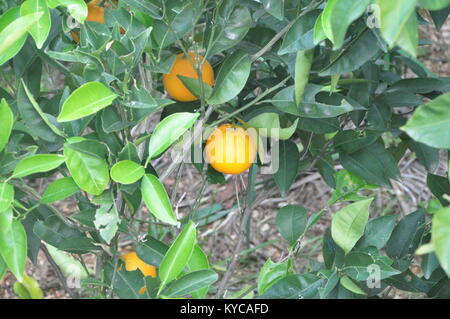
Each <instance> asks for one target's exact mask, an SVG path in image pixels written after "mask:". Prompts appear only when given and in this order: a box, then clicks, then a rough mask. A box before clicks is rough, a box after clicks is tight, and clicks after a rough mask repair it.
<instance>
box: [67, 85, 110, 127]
mask: <svg viewBox="0 0 450 319" xmlns="http://www.w3.org/2000/svg"><path fill="white" fill-rule="evenodd" d="M116 98H117V95H116V94H115V93H113V92H112V91H111V90H110V89H109V88H108V87H106V86H105V85H104V84H102V83H100V82H88V83H85V84H83V85H82V86H80V87H79V88H77V89H76V90H75V91H73V92H72V94H70V96H69V97H68V98H67V100H66V101H65V102H64V104H63V106H62V109H61V113H60V114H59V116H58V121H59V122H68V121H74V120H77V119H80V118H82V117H85V116H88V115H91V114H95V113H97V112H98V111H100V110H101V109H104V108H105V107H107V106H109V105H111V103H112V102H113V101H114V100H115V99H116Z"/></svg>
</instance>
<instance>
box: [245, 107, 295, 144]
mask: <svg viewBox="0 0 450 319" xmlns="http://www.w3.org/2000/svg"><path fill="white" fill-rule="evenodd" d="M281 121H282V118H280V115H279V114H278V113H274V112H267V113H261V114H258V115H257V116H255V117H253V118H251V119H250V120H248V121H247V123H248V125H250V126H251V127H254V128H256V129H258V134H259V135H260V136H268V137H273V138H277V139H280V140H287V139H289V138H290V137H291V136H292V135H294V133H295V130H296V129H297V124H298V121H299V119H298V118H297V119H295V121H294V122H293V123H292V124H291V122H288V123H287V125H288V126H287V127H282V125H281ZM283 122H286V121H283Z"/></svg>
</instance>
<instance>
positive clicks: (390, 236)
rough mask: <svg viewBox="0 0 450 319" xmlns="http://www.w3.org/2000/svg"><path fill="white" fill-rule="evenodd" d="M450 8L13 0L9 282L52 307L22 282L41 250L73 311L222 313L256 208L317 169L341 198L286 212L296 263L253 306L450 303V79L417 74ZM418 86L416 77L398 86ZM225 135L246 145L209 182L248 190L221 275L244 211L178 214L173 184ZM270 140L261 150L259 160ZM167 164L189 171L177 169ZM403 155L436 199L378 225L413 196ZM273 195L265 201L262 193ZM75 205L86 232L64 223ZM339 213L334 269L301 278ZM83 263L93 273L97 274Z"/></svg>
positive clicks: (30, 282) (331, 255)
mask: <svg viewBox="0 0 450 319" xmlns="http://www.w3.org/2000/svg"><path fill="white" fill-rule="evenodd" d="M449 4H450V1H448V0H396V1H392V0H360V1H354V0H328V1H324V0H262V1H254V0H241V1H236V0H226V1H225V0H119V1H108V0H106V1H95V2H92V3H89V4H86V3H85V2H84V1H83V0H26V1H21V0H5V1H2V2H1V3H0V14H1V15H0V85H1V87H0V101H1V102H0V278H2V277H4V275H5V273H6V272H7V271H9V272H11V273H12V274H13V275H14V276H15V278H16V279H17V282H16V284H15V285H14V290H15V292H16V293H17V294H18V295H19V296H20V297H22V298H40V297H41V296H42V292H41V291H40V289H39V286H38V283H37V282H36V280H34V279H33V278H32V277H30V276H28V275H27V274H26V267H25V265H26V261H27V260H29V261H30V262H31V263H36V260H37V256H38V252H39V251H41V250H42V251H43V252H44V254H45V256H46V257H47V258H48V260H49V261H50V263H51V265H52V266H54V268H55V271H56V272H57V274H58V278H59V279H60V280H61V283H62V284H63V285H64V287H65V288H66V290H67V292H68V293H70V294H71V295H72V296H73V297H77V296H80V293H81V296H90V297H96V298H111V297H120V298H174V297H189V296H190V297H194V298H204V297H217V298H222V297H224V295H225V292H226V291H227V290H229V288H230V282H231V281H232V280H233V278H234V275H235V270H236V269H238V267H239V256H241V252H242V250H243V249H244V248H245V246H244V241H245V236H246V234H247V235H248V231H249V230H250V229H251V218H250V217H251V214H252V211H253V210H254V209H256V208H257V206H258V204H259V203H260V202H261V201H262V200H263V199H265V198H267V197H268V196H271V195H273V194H275V193H276V192H280V193H281V195H283V196H285V195H287V194H288V193H289V189H290V187H291V185H292V184H293V182H294V180H296V178H302V177H303V176H306V174H308V173H309V172H311V171H317V172H319V173H320V175H321V176H322V178H323V180H324V181H325V182H326V183H327V184H328V185H329V186H330V187H331V188H332V189H333V191H332V197H331V199H330V200H329V201H328V202H327V203H326V205H325V206H324V207H323V209H322V210H321V211H318V212H307V211H306V209H305V208H303V207H302V206H300V205H288V206H285V207H282V208H281V209H280V210H279V212H278V214H277V217H276V220H275V221H274V223H276V225H277V227H278V230H279V233H280V235H281V237H282V238H281V237H280V240H283V241H286V242H287V243H288V245H287V246H288V250H287V251H286V253H285V254H284V256H285V257H284V258H283V259H282V260H275V261H274V260H272V259H268V260H267V262H266V263H265V264H264V266H262V267H261V269H260V271H259V272H258V274H255V277H257V285H255V286H251V287H250V289H247V290H244V291H242V292H240V293H238V294H237V295H236V296H237V297H239V296H240V297H243V296H251V295H258V296H262V297H265V298H300V297H302V298H370V297H376V296H383V293H385V292H386V291H389V290H390V289H391V288H392V287H395V288H397V289H400V290H404V291H410V292H421V293H423V294H426V295H427V296H429V297H443V298H445V297H447V298H449V297H450V279H449V275H450V250H449V247H450V208H449V207H448V205H449V201H450V198H449V194H450V183H449V176H447V175H445V174H443V173H442V171H439V175H437V173H436V168H437V166H438V164H439V162H440V161H442V160H443V157H442V156H441V157H440V156H439V154H440V153H439V152H440V150H443V151H445V150H449V149H450V93H448V92H449V89H450V81H449V80H448V78H439V77H438V76H437V75H436V74H434V73H433V72H431V71H430V70H429V69H428V68H427V67H426V66H425V65H424V64H422V63H421V62H420V61H419V60H418V59H417V56H418V52H419V49H420V50H422V48H423V47H422V45H427V43H428V42H427V39H422V38H419V35H418V25H419V24H434V27H435V28H436V29H437V30H439V29H440V27H441V26H442V24H443V23H444V21H445V19H446V18H447V15H448V13H449ZM419 45H420V46H419ZM421 52H422V51H421ZM405 71H408V72H409V73H410V74H413V76H409V77H408V78H402V75H403V74H404V73H405ZM200 79H201V80H200ZM166 92H167V93H168V94H166ZM149 119H150V120H149ZM155 122H156V125H150V124H151V123H155ZM194 123H197V124H195V125H194ZM226 123H228V124H231V125H230V126H225V128H226V127H231V128H232V130H233V132H232V134H234V135H232V136H233V137H232V138H228V139H227V138H224V137H217V138H211V139H210V140H209V142H208V143H210V142H211V143H212V144H213V145H212V146H210V147H208V151H207V154H208V157H214V154H216V155H217V154H222V155H224V154H225V155H229V156H230V157H227V159H226V160H224V161H222V162H220V156H219V158H217V156H216V157H215V158H214V159H213V160H212V164H213V167H214V168H216V169H217V170H219V171H221V172H224V173H234V174H243V176H245V177H246V178H247V179H248V182H247V186H246V188H245V191H244V192H240V193H238V192H237V194H236V196H238V197H239V198H238V202H239V203H241V205H240V206H238V207H234V208H233V209H232V210H242V214H240V215H239V216H240V219H241V221H240V234H239V236H240V237H239V238H238V240H237V243H236V246H235V248H234V254H233V256H232V257H231V259H230V260H228V261H227V263H228V264H227V265H226V267H223V265H222V266H220V265H214V264H210V262H209V261H208V256H207V254H205V251H204V249H202V245H203V240H204V238H203V237H201V238H200V237H198V236H197V235H198V233H199V232H200V231H204V230H205V228H208V227H211V223H214V222H217V221H220V219H224V218H226V216H227V214H228V213H229V211H227V210H224V209H223V208H222V207H221V205H220V204H219V205H214V206H210V207H209V206H207V207H203V208H200V207H199V203H200V201H199V198H201V196H202V190H203V188H202V189H199V190H198V199H197V200H196V203H195V204H194V205H193V206H192V208H191V210H190V211H188V212H184V214H183V215H181V214H177V213H176V212H177V211H178V209H177V208H176V202H174V199H175V198H177V191H176V190H177V187H176V185H177V184H175V186H173V184H172V186H173V188H172V189H168V188H166V186H164V184H163V182H164V181H165V180H166V179H167V177H169V176H171V175H174V178H176V179H177V181H178V180H179V178H177V177H176V176H177V174H176V172H179V168H180V165H184V164H183V163H184V162H186V160H187V159H188V158H189V156H188V155H187V154H189V151H190V150H191V145H193V144H196V145H200V147H201V146H202V145H203V147H204V145H205V143H206V139H207V137H208V132H211V129H213V128H215V127H217V126H218V125H220V124H226ZM236 125H237V126H241V127H242V128H237V127H236ZM205 128H208V129H209V131H208V130H204V129H205ZM223 128H224V127H222V128H221V129H219V131H220V130H222V129H223ZM251 129H254V130H253V132H256V134H253V135H251V134H250V133H249V131H250V130H251ZM264 129H273V130H270V133H268V131H267V130H266V131H264ZM189 130H190V132H191V133H192V134H191V135H190V136H189V137H188V138H184V139H183V141H182V143H181V147H178V148H177V147H173V145H175V144H177V142H178V141H179V140H180V138H181V137H182V136H183V135H185V133H186V132H188V131H189ZM246 130H247V131H246ZM202 137H203V138H202ZM241 137H243V140H242V141H241V143H237V142H233V141H235V140H236V138H241ZM267 137H270V140H271V143H270V144H269V145H266V148H265V149H263V148H262V147H259V146H258V147H257V146H256V144H258V145H259V144H261V143H260V141H261V140H263V139H266V138H267ZM197 142H198V143H197ZM230 143H235V144H231V146H230ZM262 144H264V143H262ZM177 145H180V143H178V144H177ZM256 148H258V149H257V151H258V153H260V154H261V153H264V152H268V151H272V153H273V154H276V157H275V158H274V159H272V160H273V161H274V162H276V164H277V165H275V166H277V168H278V169H276V170H273V172H272V173H271V174H269V175H267V176H266V178H263V179H261V178H259V176H260V175H261V173H262V170H263V169H264V168H265V166H267V165H268V164H267V163H266V162H265V161H264V160H263V159H264V157H263V156H258V160H257V161H255V162H254V163H253V164H252V163H251V162H250V161H251V160H252V159H254V158H255V157H256V155H255V153H256ZM171 149H176V150H178V153H176V154H177V159H178V161H176V160H174V161H171V162H170V164H169V165H168V166H161V165H160V164H161V159H160V157H161V156H165V155H166V156H168V154H166V153H168V152H169V150H171ZM276 150H278V151H277V152H276ZM407 150H409V151H410V152H412V153H413V154H415V156H417V159H418V160H419V161H420V162H421V163H422V164H423V166H424V167H425V169H426V170H427V172H428V178H427V186H428V188H429V190H430V191H431V192H432V193H433V194H434V196H435V198H434V199H432V200H430V201H429V202H424V203H420V205H417V207H416V210H414V211H411V212H404V213H406V214H401V213H400V212H399V211H395V210H394V211H393V210H392V209H390V208H389V207H387V208H386V209H383V208H382V207H378V209H374V206H375V203H376V201H373V199H374V198H375V197H377V196H380V195H379V194H380V192H379V189H380V188H386V189H389V188H391V185H392V183H394V181H399V180H400V179H401V172H400V170H399V168H398V163H399V161H400V159H401V158H402V157H403V155H404V154H405V152H406V151H407ZM443 151H442V152H441V154H442V155H444V152H443ZM238 154H241V155H242V154H243V155H245V156H244V157H245V159H244V162H242V161H241V162H240V163H239V165H241V166H239V165H238V164H237V163H238V160H237V156H238ZM235 156H236V157H235ZM180 159H181V160H182V161H181V162H180V161H179V160H180ZM235 164H236V165H235ZM186 165H192V164H186ZM193 165H195V167H196V168H197V169H198V174H201V175H202V176H203V180H204V183H224V182H225V181H226V180H225V179H224V177H223V175H222V173H221V172H218V171H216V170H215V169H214V168H213V167H212V166H211V165H209V164H207V162H206V161H205V160H203V159H202V158H201V159H200V160H198V161H196V162H195V161H194V163H193ZM248 167H250V169H249V171H248V173H246V172H245V173H244V171H245V170H246V169H247V168H248ZM265 174H267V173H265ZM257 178H259V179H258V184H259V185H261V184H262V185H263V188H262V190H260V191H258V192H255V185H256V184H257V182H256V181H257ZM33 181H39V182H42V183H44V185H46V188H45V190H43V191H38V190H36V188H34V187H32V186H31V185H34V184H30V183H31V182H33ZM377 194H378V195H377ZM69 196H74V198H75V199H76V205H77V212H76V213H74V214H71V215H67V214H65V213H64V212H61V211H60V210H59V208H58V207H61V206H60V205H58V202H59V201H62V200H64V199H66V198H67V197H69ZM337 203H339V205H340V206H339V207H343V208H341V209H340V210H338V211H337V212H336V213H333V214H332V223H331V225H330V227H329V229H327V230H326V231H325V232H324V234H323V236H322V237H321V239H320V240H321V242H322V252H321V254H322V256H323V262H314V263H312V264H311V266H310V267H309V268H308V269H304V270H302V271H301V272H298V271H296V270H295V267H294V262H295V260H297V259H299V258H303V257H302V254H301V253H299V251H300V249H301V245H302V239H303V238H304V237H305V234H306V232H307V231H308V229H309V228H310V227H312V226H313V225H314V224H315V223H317V222H318V221H319V220H320V219H321V217H322V215H323V213H324V212H326V211H330V207H331V211H335V210H333V207H332V206H333V205H335V204H337ZM217 207H218V208H217ZM147 212H149V214H148V215H147ZM124 243H128V246H130V247H131V248H130V249H129V250H127V251H124V250H122V249H121V247H122V246H123V244H124ZM255 249H256V248H255ZM250 251H251V250H250ZM85 254H91V255H93V256H95V259H96V269H95V270H94V269H90V268H89V267H88V266H87V265H86V264H85V262H84V260H83V258H82V257H83V256H84V255H85ZM418 255H421V257H420V258H418ZM412 265H415V266H417V265H419V268H420V271H414V272H412V270H411V269H412ZM416 268H417V267H416ZM77 288H78V289H77ZM80 288H81V290H80ZM228 295H229V294H228Z"/></svg>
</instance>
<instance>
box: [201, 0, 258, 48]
mask: <svg viewBox="0 0 450 319" xmlns="http://www.w3.org/2000/svg"><path fill="white" fill-rule="evenodd" d="M234 4H235V3H234V1H233V2H229V3H227V2H222V4H221V7H220V9H219V16H220V17H219V24H218V25H217V27H216V31H215V32H214V34H213V38H212V39H211V40H210V41H211V42H210V43H211V44H210V45H209V46H208V48H207V50H208V51H207V52H208V57H209V56H213V55H215V54H217V53H220V52H222V51H224V50H226V49H229V48H231V47H232V46H233V45H235V44H236V43H238V42H239V41H241V40H242V39H243V38H244V37H245V35H246V34H247V32H248V30H249V29H250V27H251V24H252V17H251V15H250V12H249V11H248V9H247V8H246V7H244V6H241V5H238V6H236V7H233V6H234ZM210 36H211V35H210Z"/></svg>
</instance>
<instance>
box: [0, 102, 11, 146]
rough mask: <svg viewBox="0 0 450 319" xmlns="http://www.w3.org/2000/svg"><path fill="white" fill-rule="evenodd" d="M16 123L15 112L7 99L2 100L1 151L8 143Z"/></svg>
mask: <svg viewBox="0 0 450 319" xmlns="http://www.w3.org/2000/svg"><path fill="white" fill-rule="evenodd" d="M13 124H14V114H13V113H12V111H11V109H10V108H9V105H8V103H7V102H6V100H5V99H1V101H0V152H1V151H3V149H4V148H5V146H6V145H7V144H8V141H9V136H10V135H11V130H12V127H13Z"/></svg>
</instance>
